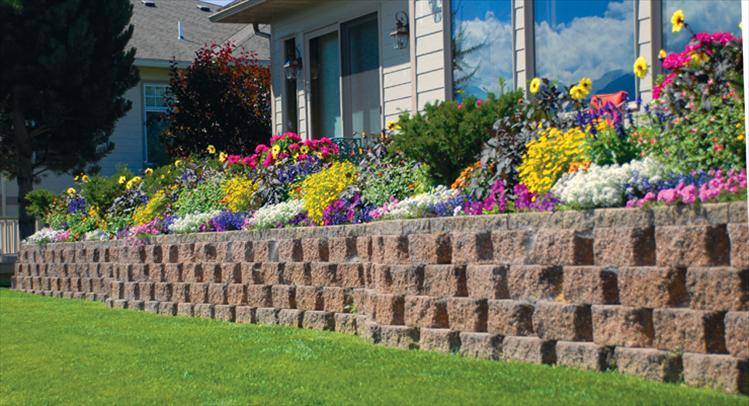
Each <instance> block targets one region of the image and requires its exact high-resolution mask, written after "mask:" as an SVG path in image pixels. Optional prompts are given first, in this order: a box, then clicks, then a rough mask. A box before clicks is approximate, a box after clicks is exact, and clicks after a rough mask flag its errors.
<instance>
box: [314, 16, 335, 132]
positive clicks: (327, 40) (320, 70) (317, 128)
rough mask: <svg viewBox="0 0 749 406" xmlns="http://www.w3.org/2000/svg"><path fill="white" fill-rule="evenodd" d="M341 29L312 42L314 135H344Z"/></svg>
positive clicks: (316, 38) (315, 38)
mask: <svg viewBox="0 0 749 406" xmlns="http://www.w3.org/2000/svg"><path fill="white" fill-rule="evenodd" d="M338 46H339V45H338V32H337V31H333V32H330V33H327V34H323V35H320V36H318V37H314V38H312V39H310V41H309V59H310V86H311V89H310V90H311V95H310V101H311V119H312V123H311V124H312V126H311V134H310V135H311V136H312V138H321V137H331V138H332V137H341V135H342V132H343V128H342V127H343V126H342V125H341V99H340V96H341V86H340V69H339V68H338V67H339V64H340V56H339V53H338Z"/></svg>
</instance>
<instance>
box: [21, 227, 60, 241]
mask: <svg viewBox="0 0 749 406" xmlns="http://www.w3.org/2000/svg"><path fill="white" fill-rule="evenodd" d="M63 232H64V230H53V229H51V228H49V227H45V228H42V229H41V230H39V231H37V232H35V233H34V234H31V235H30V236H28V237H27V238H26V242H27V243H30V244H47V243H50V242H55V241H56V239H57V236H58V235H60V234H62V233H63Z"/></svg>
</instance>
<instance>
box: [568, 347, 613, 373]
mask: <svg viewBox="0 0 749 406" xmlns="http://www.w3.org/2000/svg"><path fill="white" fill-rule="evenodd" d="M556 352H557V364H558V365H561V366H565V367H570V368H581V369H592V370H594V371H605V370H607V369H608V368H609V366H610V365H611V362H612V356H613V349H612V348H611V347H604V346H600V345H596V344H593V343H581V342H573V341H557V347H556Z"/></svg>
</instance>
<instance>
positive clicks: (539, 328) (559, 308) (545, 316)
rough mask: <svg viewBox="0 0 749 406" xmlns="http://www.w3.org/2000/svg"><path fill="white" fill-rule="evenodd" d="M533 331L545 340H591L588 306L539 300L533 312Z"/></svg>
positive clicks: (591, 331)
mask: <svg viewBox="0 0 749 406" xmlns="http://www.w3.org/2000/svg"><path fill="white" fill-rule="evenodd" d="M533 331H534V332H535V333H536V335H537V336H538V337H539V338H542V339H545V340H564V341H591V340H592V339H593V323H592V321H591V315H590V306H586V305H573V304H564V303H556V302H547V301H539V302H538V303H536V309H535V311H534V313H533Z"/></svg>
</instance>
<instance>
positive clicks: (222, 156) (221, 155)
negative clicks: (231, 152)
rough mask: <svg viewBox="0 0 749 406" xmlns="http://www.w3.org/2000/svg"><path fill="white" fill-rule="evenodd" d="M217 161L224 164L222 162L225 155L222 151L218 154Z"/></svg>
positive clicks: (224, 159)
mask: <svg viewBox="0 0 749 406" xmlns="http://www.w3.org/2000/svg"><path fill="white" fill-rule="evenodd" d="M218 161H219V162H221V163H224V161H226V153H225V152H224V151H221V152H220V153H219V154H218Z"/></svg>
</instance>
